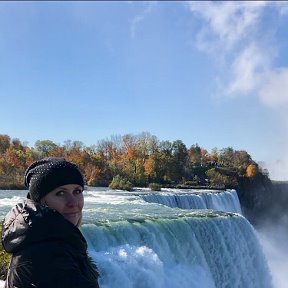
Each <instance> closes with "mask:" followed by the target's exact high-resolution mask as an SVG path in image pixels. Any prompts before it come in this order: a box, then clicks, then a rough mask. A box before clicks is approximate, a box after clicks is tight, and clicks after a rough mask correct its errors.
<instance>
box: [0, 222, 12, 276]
mask: <svg viewBox="0 0 288 288" xmlns="http://www.w3.org/2000/svg"><path fill="white" fill-rule="evenodd" d="M0 235H2V226H0ZM10 258H11V257H10V255H9V254H7V253H6V252H5V251H4V249H3V247H2V243H1V242H0V280H5V279H6V276H7V271H8V266H9V263H10Z"/></svg>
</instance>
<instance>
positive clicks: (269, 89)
mask: <svg viewBox="0 0 288 288" xmlns="http://www.w3.org/2000/svg"><path fill="white" fill-rule="evenodd" d="M287 27H288V2H276V1H273V2H266V1H265V2H262V1H256V2H252V1H247V2H232V1H231V2H229V1H225V2H208V1H207V2H197V1H193V2H187V1H186V2H180V1H175V2H172V1H171V2H170V1H168V2H163V1H161V2H156V1H153V2H146V1H143V2H140V1H139V2H138V1H135V2H134V1H127V2H120V1H115V2H112V1H111V2H109V1H106V2H104V1H103V2H100V1H95V2H93V1H88V2H84V1H79V2H77V1H71V2H69V1H63V2H60V1H51V2H44V1H31V2H29V1H25V2H21V1H19V2H17V1H15V2H9V1H7V2H5V1H1V2H0V101H1V113H0V134H8V135H9V136H10V137H11V138H19V139H20V140H21V141H22V142H26V143H27V142H28V145H29V146H34V143H35V141H36V140H45V139H49V140H52V141H54V142H55V143H57V144H63V143H64V141H65V140H69V139H70V140H79V141H82V142H83V143H84V144H85V145H87V146H90V145H93V144H97V141H98V140H103V139H107V138H108V139H109V138H110V137H111V136H113V135H124V134H134V135H137V134H139V133H141V132H150V133H151V134H152V135H155V136H157V138H158V139H159V140H169V141H174V140H177V139H180V140H182V141H183V142H184V143H185V144H186V146H187V147H190V146H191V145H193V144H196V143H197V144H198V145H200V146H201V147H204V148H206V149H207V150H208V151H209V152H210V151H211V149H212V148H214V147H216V148H218V149H222V148H226V147H232V148H234V149H235V150H246V151H247V152H248V153H249V154H250V155H251V156H252V158H253V159H254V160H256V161H261V162H265V165H266V166H267V167H268V169H269V172H270V176H271V178H272V179H282V180H283V179H286V180H287V179H288V164H287V163H288V146H287V144H288V143H287V129H288V117H287V112H288V54H287V48H288V37H287V36H288V35H287V31H288V30H287Z"/></svg>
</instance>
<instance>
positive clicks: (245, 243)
mask: <svg viewBox="0 0 288 288" xmlns="http://www.w3.org/2000/svg"><path fill="white" fill-rule="evenodd" d="M167 193H168V195H167V197H166V196H165V195H166V194H167ZM15 195H17V197H21V198H25V197H26V195H27V191H23V192H21V193H20V194H19V191H15V192H13V191H12V192H11V193H10V192H9V193H7V192H3V193H2V194H1V191H0V200H1V201H0V220H1V218H2V217H4V214H5V213H6V211H8V210H9V209H10V208H11V206H12V205H14V202H15V201H16V200H17V201H18V199H16V198H15ZM148 196H149V197H150V199H149V197H148ZM157 197H158V198H159V199H160V200H157V201H156V200H155V199H156V198H157ZM225 197H226V198H227V199H226V200H224V198H225ZM84 199H85V205H84V209H83V225H82V226H81V228H80V229H81V231H82V232H83V234H84V236H85V238H86V240H87V242H88V252H89V254H90V255H91V257H92V258H93V259H94V261H95V262H96V264H97V267H98V270H99V272H100V278H99V283H100V287H101V288H271V287H272V284H271V279H270V272H269V269H268V266H267V262H266V259H265V257H264V254H263V252H262V247H261V246H260V245H259V241H258V238H257V234H256V232H255V230H254V228H253V227H252V226H251V224H250V223H249V222H248V221H247V220H246V218H245V217H244V216H242V215H241V214H240V213H239V211H241V209H240V208H239V207H240V205H239V201H238V197H237V193H236V191H235V190H231V191H217V192H213V191H203V190H201V191H200V190H198V191H186V190H175V191H172V190H170V191H168V192H166V193H165V194H164V193H162V192H160V193H152V194H148V193H147V191H138V192H127V191H126V192H125V191H111V190H108V189H105V188H102V189H99V188H89V189H87V190H86V191H85V193H84ZM152 200H153V201H152ZM160 201H162V202H161V204H159V202H160ZM165 201H166V202H165ZM155 202H157V203H155ZM175 203H176V204H175ZM163 204H164V205H163ZM237 205H239V207H238V206H237ZM173 207H175V208H173ZM176 207H177V208H176ZM181 208H185V209H181ZM192 208H193V209H192ZM195 208H198V210H197V209H195ZM207 208H209V210H208V209H207ZM217 210H218V211H217ZM220 210H222V211H220ZM225 211H232V212H233V213H232V212H225ZM2 215H3V216H2ZM3 284H4V283H3V282H1V281H0V287H3Z"/></svg>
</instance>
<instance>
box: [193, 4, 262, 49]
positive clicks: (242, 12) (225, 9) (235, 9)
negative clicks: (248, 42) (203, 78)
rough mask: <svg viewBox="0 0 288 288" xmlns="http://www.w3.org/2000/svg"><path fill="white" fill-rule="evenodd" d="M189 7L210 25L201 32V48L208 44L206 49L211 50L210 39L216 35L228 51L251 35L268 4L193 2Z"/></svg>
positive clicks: (217, 39)
mask: <svg viewBox="0 0 288 288" xmlns="http://www.w3.org/2000/svg"><path fill="white" fill-rule="evenodd" d="M188 5H189V9H190V11H191V12H193V13H197V14H198V15H200V16H201V17H202V18H203V19H204V20H205V21H206V22H207V23H208V24H209V26H208V27H207V26H204V27H203V29H202V30H201V32H200V37H199V38H198V39H199V40H201V43H198V44H199V47H202V48H204V47H205V44H206V45H207V47H206V48H208V50H209V46H210V45H211V42H210V40H209V39H208V37H211V34H214V36H216V37H217V38H216V39H215V40H216V41H218V43H219V44H220V45H221V46H222V48H225V50H227V49H231V48H232V47H233V45H235V44H236V43H237V42H239V41H240V40H241V39H242V38H244V37H246V36H248V35H249V33H250V32H251V29H253V27H254V26H255V24H256V23H257V20H258V18H259V17H260V14H261V11H262V9H263V7H265V5H267V2H266V1H255V2H252V1H251V2H250V1H249V2H245V1H244V2H236V1H227V2H225V1H224V2H217V1H216V2H204V1H203V2H202V1H201V2H200V1H195V2H194V1H192V2H188ZM205 37H207V38H205ZM205 41H206V43H205ZM214 44H215V43H214Z"/></svg>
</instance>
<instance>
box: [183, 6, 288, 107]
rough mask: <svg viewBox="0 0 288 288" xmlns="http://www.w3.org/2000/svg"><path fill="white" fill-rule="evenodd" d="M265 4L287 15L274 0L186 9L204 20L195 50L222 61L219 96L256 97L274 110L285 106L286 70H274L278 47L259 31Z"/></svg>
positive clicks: (285, 8) (287, 77) (287, 84)
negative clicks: (270, 0) (272, 0)
mask: <svg viewBox="0 0 288 288" xmlns="http://www.w3.org/2000/svg"><path fill="white" fill-rule="evenodd" d="M268 5H269V7H270V8H275V10H274V12H275V13H277V11H278V13H279V15H284V14H287V13H288V3H287V2H284V3H282V2H276V1H275V2H269V1H243V2H237V1H227V2H225V1H224V2H217V1H216V2H199V1H197V2H193V1H192V2H189V6H188V7H189V9H190V11H191V12H192V13H196V14H197V15H200V16H201V17H202V19H203V20H204V24H203V26H202V28H201V30H200V31H199V34H198V35H197V41H198V42H197V45H198V46H197V47H198V48H199V49H200V50H201V51H205V52H207V53H209V54H210V55H211V56H212V57H214V59H216V61H218V62H219V58H221V60H222V61H221V64H222V65H223V66H222V67H221V69H222V70H223V72H222V73H223V77H222V81H223V82H225V83H224V85H223V84H222V87H224V89H223V91H222V92H221V94H222V95H223V94H224V95H230V96H231V95H234V96H238V95H256V96H257V97H258V98H259V100H260V101H261V102H262V103H263V104H265V105H267V106H269V107H273V108H275V107H277V106H281V105H283V104H288V96H287V94H286V91H288V68H285V67H284V68H282V69H278V68H277V67H275V64H274V60H275V55H276V53H277V47H276V46H275V42H274V41H273V39H269V36H268V35H270V34H269V33H267V31H263V30H261V29H263V27H261V25H262V24H263V23H261V21H262V19H261V17H262V16H263V11H264V9H265V8H266V7H268ZM274 12H273V13H274ZM207 24H208V25H207ZM271 29H273V27H271ZM271 35H273V33H271ZM276 43H277V42H276ZM223 63H224V64H223ZM273 64H274V65H273ZM227 71H228V73H227ZM229 73H230V74H231V75H229ZM227 75H229V76H227Z"/></svg>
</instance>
